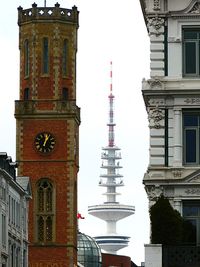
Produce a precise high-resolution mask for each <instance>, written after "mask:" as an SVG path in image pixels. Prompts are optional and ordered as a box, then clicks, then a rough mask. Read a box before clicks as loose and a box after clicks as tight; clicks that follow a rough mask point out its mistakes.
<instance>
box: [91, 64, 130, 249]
mask: <svg viewBox="0 0 200 267" xmlns="http://www.w3.org/2000/svg"><path fill="white" fill-rule="evenodd" d="M110 66H111V70H110V79H111V83H110V94H109V96H108V99H109V122H108V124H107V126H108V146H106V147H103V148H102V150H103V151H102V154H101V159H102V166H101V168H102V169H103V170H104V174H101V175H100V181H99V186H101V187H105V188H106V192H105V193H103V195H105V196H106V201H105V202H104V203H103V204H99V205H94V206H89V207H88V213H89V214H91V215H93V216H95V217H97V218H99V219H102V220H104V221H105V222H106V226H107V231H106V234H105V235H100V236H96V237H95V240H96V241H97V243H98V244H99V246H100V247H101V248H102V249H103V250H104V251H106V252H107V253H110V254H116V253H117V251H118V250H119V249H122V248H124V247H127V246H128V242H129V238H130V237H128V236H124V235H119V234H117V231H116V224H117V221H119V220H121V219H123V218H126V217H128V216H130V215H132V214H134V212H135V207H134V206H130V205H123V204H120V203H119V202H117V201H116V197H117V195H120V193H118V192H117V188H118V187H121V186H124V182H123V179H122V178H123V175H121V174H119V170H120V169H121V168H122V166H120V159H121V153H120V148H119V147H117V146H116V145H115V138H114V137H115V135H114V127H115V125H116V124H115V123H114V109H113V102H114V95H113V91H112V62H111V63H110Z"/></svg>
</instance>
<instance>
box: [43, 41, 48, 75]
mask: <svg viewBox="0 0 200 267" xmlns="http://www.w3.org/2000/svg"><path fill="white" fill-rule="evenodd" d="M48 72H49V41H48V38H47V37H44V38H43V74H47V73H48Z"/></svg>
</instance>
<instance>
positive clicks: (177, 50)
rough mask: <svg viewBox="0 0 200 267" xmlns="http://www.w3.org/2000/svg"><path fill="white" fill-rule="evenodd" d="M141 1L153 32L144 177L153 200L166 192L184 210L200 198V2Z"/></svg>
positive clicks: (145, 82)
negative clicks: (148, 135) (146, 166)
mask: <svg viewBox="0 0 200 267" xmlns="http://www.w3.org/2000/svg"><path fill="white" fill-rule="evenodd" d="M140 2H141V7H142V10H143V14H144V19H145V23H146V27H147V30H148V34H149V38H150V79H148V80H145V79H144V80H143V82H142V93H143V97H144V101H145V106H146V110H147V113H148V120H149V134H150V149H149V156H150V157H149V166H148V169H147V171H146V173H145V175H144V180H143V182H144V185H145V189H146V192H147V195H148V198H149V204H150V206H151V205H152V204H153V203H155V201H156V199H157V197H159V196H160V195H161V194H164V195H165V196H166V197H168V198H169V199H170V202H171V204H172V206H173V207H174V208H176V209H177V210H178V211H179V212H180V213H181V214H183V207H184V203H186V204H187V203H192V202H191V201H193V203H194V202H195V201H197V202H198V201H199V200H200V169H199V166H200V162H199V112H200V75H199V59H198V55H199V48H198V45H199V39H198V38H199V30H200V2H199V1H196V0H183V1H178V0H173V1H169V0H168V1H167V0H141V1H140ZM193 33H194V35H195V34H196V35H195V36H197V37H194V36H192V35H191V34H193ZM195 38H196V39H195ZM194 117H195V120H196V122H194V121H193V119H194ZM195 123H196V124H195ZM188 201H190V202H188Z"/></svg>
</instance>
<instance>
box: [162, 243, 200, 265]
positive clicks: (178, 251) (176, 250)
mask: <svg viewBox="0 0 200 267" xmlns="http://www.w3.org/2000/svg"><path fill="white" fill-rule="evenodd" d="M162 261H163V264H162V266H163V267H200V247H199V246H163V249H162Z"/></svg>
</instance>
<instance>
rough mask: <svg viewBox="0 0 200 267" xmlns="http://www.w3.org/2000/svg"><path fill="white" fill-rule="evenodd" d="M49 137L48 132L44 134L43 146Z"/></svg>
mask: <svg viewBox="0 0 200 267" xmlns="http://www.w3.org/2000/svg"><path fill="white" fill-rule="evenodd" d="M49 137H50V134H49V135H48V134H45V140H44V143H43V146H45V145H46V142H47V141H48V139H49Z"/></svg>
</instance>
